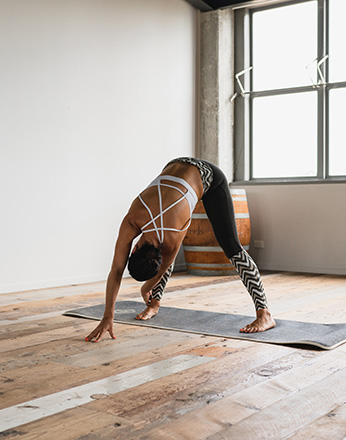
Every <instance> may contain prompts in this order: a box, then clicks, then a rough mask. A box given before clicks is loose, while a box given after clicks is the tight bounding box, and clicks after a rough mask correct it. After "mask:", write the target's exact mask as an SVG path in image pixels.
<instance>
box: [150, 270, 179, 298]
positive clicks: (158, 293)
mask: <svg viewBox="0 0 346 440" xmlns="http://www.w3.org/2000/svg"><path fill="white" fill-rule="evenodd" d="M173 269H174V262H173V263H172V264H171V265H170V266H169V268H168V269H167V270H166V272H165V273H164V274H163V275H162V278H161V280H160V281H159V282H158V283H157V284H156V286H155V287H154V288H153V290H152V292H151V299H156V300H157V301H160V300H161V298H162V296H163V292H164V290H165V287H166V284H167V281H168V280H169V277H170V276H171V275H172V273H173Z"/></svg>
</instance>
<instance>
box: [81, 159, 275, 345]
mask: <svg viewBox="0 0 346 440" xmlns="http://www.w3.org/2000/svg"><path fill="white" fill-rule="evenodd" d="M199 200H202V201H203V204H204V208H205V211H206V213H207V216H208V218H209V220H210V222H211V224H212V227H213V230H214V233H215V236H216V239H217V241H218V243H219V245H220V246H221V248H222V249H223V251H224V253H225V255H226V257H227V258H228V259H229V260H230V261H231V262H232V264H233V265H234V266H235V268H236V270H237V272H238V274H239V276H240V278H241V280H242V282H243V284H244V286H245V287H246V289H247V290H248V292H249V294H250V296H251V298H252V300H253V302H254V305H255V309H256V319H255V320H254V321H253V322H252V323H251V324H248V325H247V326H245V327H244V328H242V329H241V330H240V331H241V332H247V333H253V332H261V331H265V330H268V329H269V328H272V327H274V326H275V321H274V320H273V318H272V317H271V314H270V312H269V310H268V304H267V299H266V295H265V293H264V288H263V284H262V281H261V277H260V274H259V271H258V269H257V266H256V264H255V262H254V261H253V259H252V258H251V257H250V255H249V254H248V253H247V252H246V251H245V250H244V249H243V248H242V245H241V244H240V242H239V239H238V234H237V228H236V222H235V216H234V210H233V203H232V198H231V193H230V190H229V186H228V182H227V179H226V176H225V175H224V174H223V172H222V171H221V170H220V169H219V168H218V167H217V166H215V165H213V164H212V163H210V162H207V161H205V160H201V159H194V158H190V157H182V158H177V159H174V160H172V161H171V162H169V163H168V164H167V165H166V166H165V168H164V169H163V171H162V172H161V174H160V175H159V176H158V177H157V178H156V179H155V180H153V181H152V182H151V183H150V185H149V186H148V187H147V188H146V189H145V190H144V191H143V192H142V193H141V194H140V195H139V196H138V197H137V198H136V199H135V200H134V201H133V203H132V205H131V207H130V209H129V211H128V213H127V215H126V216H125V218H124V220H123V221H122V224H121V226H120V230H119V235H118V239H117V242H116V246H115V252H114V259H113V263H112V268H111V271H110V273H109V276H108V279H107V286H106V305H105V312H104V316H103V319H102V321H101V322H100V324H99V325H98V326H97V327H96V328H95V330H94V331H92V332H91V333H90V334H89V335H88V336H87V338H85V339H86V340H87V341H92V340H95V341H98V340H99V339H100V338H101V337H102V336H103V335H104V334H105V333H106V332H107V331H108V332H109V334H110V335H111V337H112V338H115V336H114V333H113V318H114V308H115V302H116V298H117V295H118V292H119V288H120V283H121V279H122V275H123V272H124V270H125V267H126V264H128V269H129V272H130V275H131V276H132V277H133V278H134V279H136V280H137V281H145V283H144V284H143V285H142V287H141V294H142V296H143V299H144V301H145V303H146V305H147V307H146V308H145V310H144V311H143V312H141V313H140V314H139V315H137V316H136V319H142V320H147V319H150V318H152V317H153V316H155V315H156V314H157V313H158V310H159V307H160V300H161V298H162V295H163V292H164V289H165V286H166V284H167V281H168V279H169V277H170V275H171V274H172V271H173V265H174V260H175V258H176V255H177V253H178V251H179V248H180V245H181V243H182V241H183V239H184V236H185V234H186V231H187V229H188V228H189V226H190V222H191V214H192V212H193V210H194V208H195V206H196V204H197V202H198V201H199ZM139 235H141V237H140V239H139V240H138V242H137V244H136V245H135V246H134V248H133V250H132V254H131V256H130V252H131V247H132V242H133V240H134V239H135V238H136V237H138V236H139ZM129 256H130V258H129Z"/></svg>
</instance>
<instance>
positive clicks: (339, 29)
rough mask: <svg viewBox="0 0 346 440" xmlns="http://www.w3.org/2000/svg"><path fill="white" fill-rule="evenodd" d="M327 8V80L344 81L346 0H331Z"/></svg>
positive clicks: (345, 73)
mask: <svg viewBox="0 0 346 440" xmlns="http://www.w3.org/2000/svg"><path fill="white" fill-rule="evenodd" d="M329 8H330V9H329V81H330V82H337V81H346V63H345V41H346V27H345V16H346V0H332V1H330V2H329Z"/></svg>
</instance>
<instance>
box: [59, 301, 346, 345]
mask: <svg viewBox="0 0 346 440" xmlns="http://www.w3.org/2000/svg"><path fill="white" fill-rule="evenodd" d="M143 309H144V304H143V303H142V302H137V301H118V302H117V303H116V306H115V318H114V321H115V322H118V323H123V324H133V325H142V326H145V327H153V328H159V329H165V330H174V331H182V332H189V333H198V334H202V335H209V336H221V337H224V338H233V339H245V340H248V341H257V342H267V343H272V344H280V345H307V346H314V347H318V348H322V349H325V350H330V349H332V348H335V347H337V346H338V345H341V344H343V343H344V342H346V324H317V323H310V322H300V321H287V320H283V319H276V320H275V321H276V327H275V328H273V329H270V330H267V331H266V332H261V333H251V334H250V333H240V332H239V329H240V328H242V327H244V326H245V325H246V324H249V323H250V322H252V321H253V320H254V317H251V316H244V315H232V314H228V313H216V312H208V311H200V310H187V309H179V308H176V307H164V306H161V307H160V312H159V313H158V315H156V316H155V317H153V318H152V319H150V320H149V321H140V320H136V319H135V316H136V315H137V314H138V313H140V312H141V311H142V310H143ZM103 311H104V305H103V304H100V305H97V306H91V307H84V308H81V309H76V310H69V311H67V312H66V313H64V315H67V316H76V317H80V318H88V319H95V320H101V319H102V316H103Z"/></svg>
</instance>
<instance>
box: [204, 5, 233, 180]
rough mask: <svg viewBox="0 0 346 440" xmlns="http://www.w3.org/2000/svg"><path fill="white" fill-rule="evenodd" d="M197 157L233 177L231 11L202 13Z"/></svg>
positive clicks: (230, 178) (229, 177)
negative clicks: (211, 163)
mask: <svg viewBox="0 0 346 440" xmlns="http://www.w3.org/2000/svg"><path fill="white" fill-rule="evenodd" d="M200 48H201V49H200V78H199V82H200V126H199V136H198V138H199V146H198V156H199V157H201V158H202V159H206V160H209V161H211V162H213V163H215V164H216V165H218V166H219V167H220V168H221V169H222V170H223V171H224V172H225V174H226V175H227V177H228V179H229V181H232V180H233V108H232V107H233V104H231V102H230V98H231V96H232V95H233V78H234V73H233V12H232V10H231V9H224V10H218V11H211V12H205V13H201V17H200Z"/></svg>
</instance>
